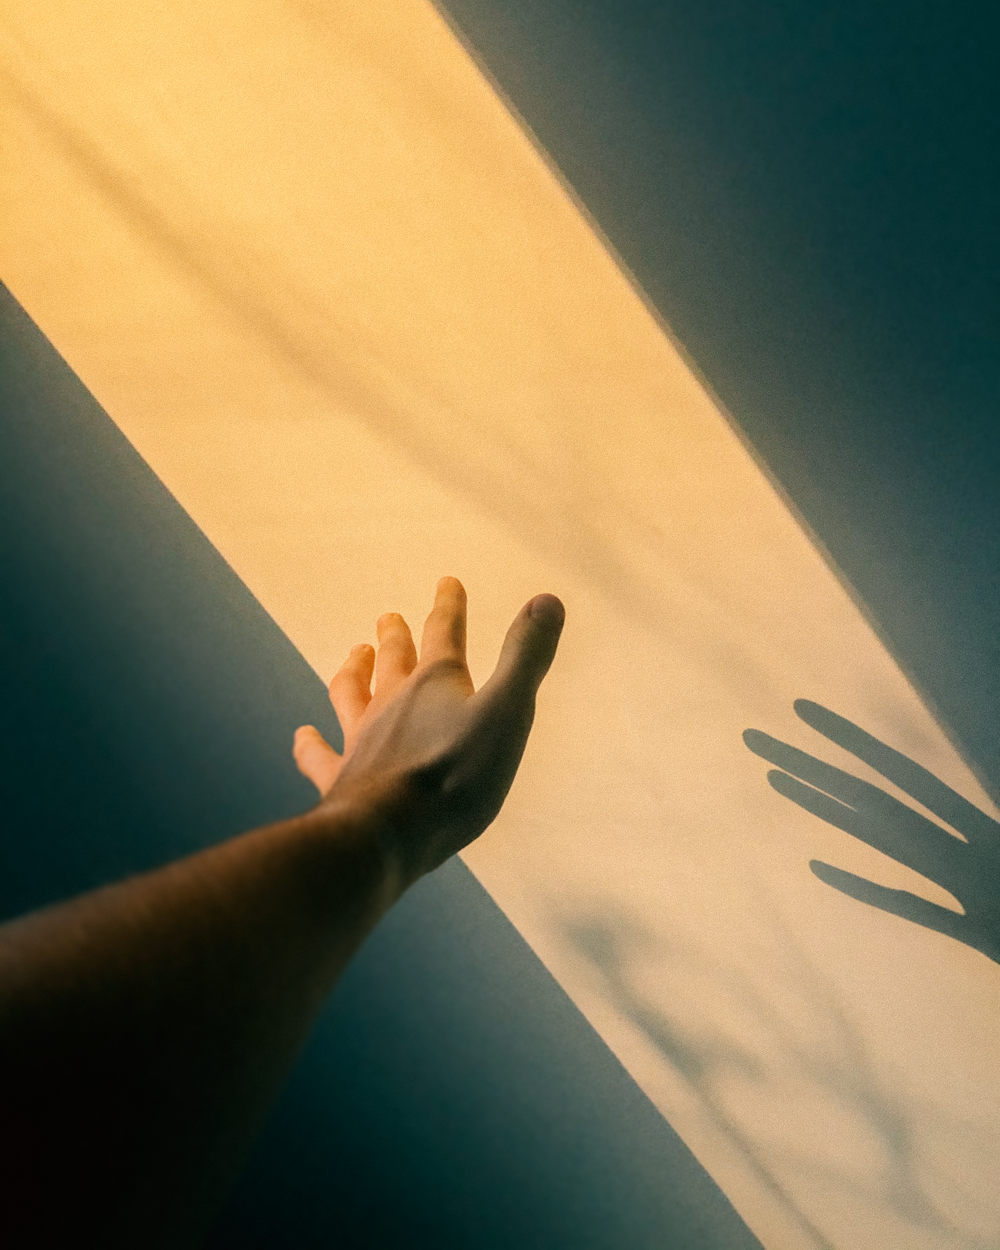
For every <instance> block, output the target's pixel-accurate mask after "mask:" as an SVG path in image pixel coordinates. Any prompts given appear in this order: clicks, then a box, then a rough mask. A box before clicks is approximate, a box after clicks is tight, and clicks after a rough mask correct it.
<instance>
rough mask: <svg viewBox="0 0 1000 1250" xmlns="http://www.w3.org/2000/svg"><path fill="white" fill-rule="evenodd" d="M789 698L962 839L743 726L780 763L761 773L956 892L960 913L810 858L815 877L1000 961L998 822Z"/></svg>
mask: <svg viewBox="0 0 1000 1250" xmlns="http://www.w3.org/2000/svg"><path fill="white" fill-rule="evenodd" d="M794 706H795V711H796V713H797V714H798V715H799V716H800V717H801V719H802V720H804V721H805V722H806V724H807V725H810V726H811V727H812V728H813V729H816V730H818V731H819V732H820V733H821V734H823V735H824V736H825V737H827V738H829V739H830V741H831V742H835V743H837V745H838V746H841V747H843V748H844V749H845V750H847V751H850V752H851V754H852V755H856V756H857V758H858V759H859V760H863V761H864V762H865V763H866V764H869V765H871V767H872V768H874V769H875V770H876V771H877V772H879V773H881V774H882V776H883V777H885V778H887V779H888V780H889V781H891V782H893V783H894V784H895V785H896V786H898V787H899V788H900V789H901V790H903V791H905V792H906V793H907V794H908V795H910V797H911V798H913V799H916V800H917V802H918V803H921V804H922V805H923V806H924V807H925V808H926V809H927V810H928V811H930V812H933V813H934V815H935V816H938V817H940V819H941V820H943V821H946V822H947V823H948V824H949V825H950V826H951V827H952V828H953V829H956V830H958V832H959V833H960V834H961V835H962V838H964V839H965V841H962V840H961V839H960V838H957V837H955V836H954V834H952V833H950V832H949V831H948V830H947V829H943V828H942V827H941V826H940V825H938V824H936V823H935V822H934V821H933V820H928V818H927V817H926V816H923V815H921V814H920V813H919V812H916V811H914V810H913V808H912V807H909V806H907V804H905V803H901V802H900V801H899V800H898V799H895V798H893V797H892V796H891V795H889V794H886V793H885V791H884V790H880V789H879V787H878V786H873V785H871V784H870V783H869V782H867V781H862V780H860V778H858V777H853V776H851V774H850V773H845V772H843V771H842V770H841V769H839V768H834V767H833V766H832V765H831V764H824V763H823V761H822V760H818V759H816V758H814V757H813V756H812V755H807V754H806V752H805V751H799V750H798V749H797V748H795V747H792V746H789V745H788V744H787V743H784V742H779V741H778V739H777V738H772V737H771V736H770V735H769V734H765V733H761V731H760V730H759V729H747V730H745V731H744V734H743V741H744V742H745V743H746V744H747V746H748V747H749V748H750V750H751V751H753V753H754V754H755V755H759V756H760V757H761V758H762V759H765V760H767V761H768V762H769V763H771V764H776V765H777V766H778V769H780V770H782V771H780V772H779V771H776V770H775V771H772V772H769V773H768V775H767V779H768V781H769V782H770V783H771V785H772V786H773V787H774V789H775V790H777V791H778V793H779V794H783V795H784V796H785V797H786V798H789V799H791V800H792V802H793V803H797V804H798V805H799V807H803V808H805V810H806V811H807V812H812V813H813V815H814V816H819V817H820V818H821V819H822V820H825V821H827V822H828V823H829V824H831V825H835V826H836V827H837V828H838V829H843V830H844V831H845V833H849V834H851V835H852V836H853V837H855V838H859V839H860V840H861V841H862V842H866V843H867V844H868V845H869V846H873V847H874V848H875V849H876V850H878V851H883V852H884V853H885V854H886V855H890V856H891V857H892V858H893V859H895V860H898V861H899V863H901V864H905V865H906V866H907V867H908V868H912V869H914V870H915V871H916V872H919V873H920V874H921V876H924V877H926V878H927V879H928V880H929V881H934V882H936V883H937V884H938V885H940V886H943V887H944V889H946V890H948V891H949V892H950V893H951V894H952V895H954V897H955V898H956V899H958V901H959V903H960V904H961V906H962V908H963V909H964V912H965V914H964V915H962V914H960V913H959V912H957V911H952V910H951V909H950V908H947V907H939V906H938V905H937V904H936V903H929V902H927V900H926V899H922V898H919V897H918V896H917V895H916V894H911V893H910V892H909V891H908V890H890V889H888V888H887V887H886V886H882V885H876V884H875V883H874V882H873V881H868V880H866V879H865V878H864V877H857V876H855V875H854V873H851V872H844V871H843V869H840V868H834V867H832V866H831V865H830V864H824V863H822V862H821V861H819V860H811V861H810V863H809V867H810V868H811V869H812V871H813V872H814V873H815V874H816V876H817V877H819V879H820V880H821V881H824V882H826V884H827V885H832V886H833V887H834V889H837V890H840V891H841V893H843V894H847V895H849V896H850V897H851V898H856V899H858V900H860V901H861V902H862V903H870V904H871V905H872V906H873V907H879V908H881V909H882V911H887V912H890V913H891V914H892V915H894V916H902V917H903V919H905V920H912V921H913V922H914V923H915V924H922V925H924V926H926V927H927V928H928V929H935V930H936V931H937V932H938V933H945V934H947V935H948V936H949V937H953V938H957V939H958V941H960V942H964V943H966V945H967V946H972V947H974V948H975V949H976V950H978V951H981V952H982V953H983V954H984V955H986V956H988V957H989V958H990V959H992V960H995V961H996V962H997V963H1000V824H998V823H997V822H996V821H995V820H992V819H991V818H990V817H989V816H987V815H986V813H985V812H981V811H980V810H979V808H978V807H975V806H974V805H973V804H972V803H970V802H969V801H968V799H963V798H962V796H961V795H960V794H956V793H955V791H954V790H952V789H951V787H950V786H946V785H945V784H944V782H943V781H939V780H938V779H937V777H935V776H934V774H933V773H930V772H928V771H927V769H926V768H923V767H921V765H920V764H916V763H914V762H913V760H911V759H908V758H907V757H906V756H905V755H901V754H900V753H899V752H898V751H894V750H893V749H892V747H888V746H886V745H885V744H884V743H882V742H879V740H878V739H877V738H873V737H872V735H871V734H869V733H866V732H865V731H864V730H863V729H859V728H858V726H857V725H854V724H852V723H851V722H850V721H849V720H845V719H844V718H843V717H842V716H837V715H836V713H835V712H830V711H828V710H827V709H826V708H825V707H820V705H819V704H818V703H811V702H810V701H809V700H808V699H798V700H796V702H795V705H794Z"/></svg>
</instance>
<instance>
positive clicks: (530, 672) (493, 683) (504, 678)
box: [483, 595, 566, 698]
mask: <svg viewBox="0 0 1000 1250" xmlns="http://www.w3.org/2000/svg"><path fill="white" fill-rule="evenodd" d="M565 619H566V609H565V608H564V607H563V605H562V603H561V602H560V601H559V600H558V599H557V598H556V597H555V595H536V596H535V597H534V599H531V600H530V601H529V602H528V603H526V604H525V605H524V607H523V608H522V609H521V611H520V612H518V614H517V616H516V617H515V618H514V621H513V623H512V624H511V627H510V629H508V630H507V637H506V638H505V639H504V643H503V646H502V647H501V649H500V659H499V660H498V661H497V666H496V670H495V671H494V673H493V676H492V677H491V678H490V679H489V681H488V682H487V683H486V685H485V686H484V687H483V690H484V692H485V691H486V690H487V689H489V690H491V691H492V690H496V689H497V688H498V687H499V688H501V689H504V690H510V689H511V688H516V689H519V690H521V691H523V692H524V693H525V694H527V695H528V696H529V697H531V698H533V697H534V695H535V692H536V691H537V690H538V687H539V686H540V685H541V684H542V678H543V677H544V676H545V674H546V673H547V672H548V671H549V668H550V666H551V664H552V661H553V659H554V658H555V654H556V647H557V646H558V645H559V636H560V634H561V633H562V628H563V622H564V620H565Z"/></svg>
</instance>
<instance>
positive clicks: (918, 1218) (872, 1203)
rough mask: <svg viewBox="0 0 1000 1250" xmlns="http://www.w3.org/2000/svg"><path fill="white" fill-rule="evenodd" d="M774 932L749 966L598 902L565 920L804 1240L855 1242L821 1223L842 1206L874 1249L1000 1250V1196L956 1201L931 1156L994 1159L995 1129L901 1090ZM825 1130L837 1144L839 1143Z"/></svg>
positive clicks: (833, 998)
mask: <svg viewBox="0 0 1000 1250" xmlns="http://www.w3.org/2000/svg"><path fill="white" fill-rule="evenodd" d="M658 928H659V926H658ZM775 930H776V933H775V937H776V939H777V940H776V942H775V946H774V950H773V951H772V952H769V955H768V959H767V960H766V961H759V960H758V961H757V964H756V966H753V965H751V966H749V967H747V966H744V967H740V966H739V963H738V961H737V959H736V958H734V959H733V960H732V961H727V962H726V963H723V961H722V960H720V959H718V958H717V957H715V956H714V955H713V954H712V953H710V952H709V951H708V949H707V948H700V947H698V946H697V945H695V944H693V943H692V942H690V941H689V940H687V939H686V938H685V937H681V936H680V935H674V936H672V937H670V938H668V939H665V938H664V936H663V932H662V930H661V931H660V932H658V933H657V934H654V933H652V932H651V931H650V930H649V929H648V928H646V927H644V926H642V925H641V924H638V923H636V922H635V921H633V920H632V919H631V918H628V917H625V916H624V915H621V914H618V915H613V914H609V913H608V911H607V909H606V908H604V907H600V906H598V907H595V908H594V909H593V910H592V911H591V912H589V913H588V914H586V915H583V916H579V915H578V916H577V917H576V918H575V919H570V920H564V922H563V926H562V931H563V934H564V937H565V938H566V939H568V941H569V942H570V943H571V945H572V946H573V947H574V949H575V950H576V951H577V952H578V953H579V954H580V955H582V956H583V957H584V958H585V959H586V960H587V962H588V963H589V964H590V965H591V967H592V968H593V969H594V971H595V972H596V973H597V975H598V976H599V977H600V981H601V984H602V988H603V990H604V993H605V996H606V998H607V999H609V1000H610V1002H611V1003H612V1004H613V1005H614V1007H615V1008H616V1010H617V1011H618V1012H619V1013H621V1015H622V1016H623V1017H625V1019H626V1020H628V1022H629V1023H630V1024H631V1025H632V1026H633V1027H634V1028H635V1029H637V1030H638V1031H639V1032H640V1033H641V1035H642V1036H643V1038H644V1039H645V1040H646V1042H647V1043H649V1044H650V1045H651V1046H652V1047H653V1048H654V1049H655V1051H656V1052H657V1053H658V1055H659V1056H660V1057H661V1058H662V1059H663V1060H664V1061H665V1062H666V1063H667V1064H668V1065H669V1066H670V1068H671V1069H672V1070H673V1071H674V1072H675V1073H676V1074H677V1075H678V1076H680V1078H681V1079H682V1081H683V1082H684V1084H685V1085H686V1087H687V1088H688V1090H689V1091H690V1092H691V1093H692V1094H693V1095H694V1096H695V1097H696V1099H697V1102H698V1106H699V1107H700V1111H701V1115H702V1116H703V1123H704V1125H705V1127H706V1128H707V1129H708V1130H709V1131H710V1133H711V1134H712V1135H713V1136H716V1137H717V1138H721V1139H722V1140H723V1141H724V1142H725V1144H726V1145H727V1146H728V1147H729V1149H730V1150H731V1151H733V1152H734V1153H735V1155H736V1156H737V1157H738V1158H739V1160H740V1161H741V1162H742V1164H743V1166H744V1168H745V1169H746V1171H747V1172H748V1173H749V1174H750V1176H751V1177H753V1179H754V1180H755V1181H756V1182H757V1183H758V1184H759V1185H760V1186H761V1187H762V1189H763V1190H764V1191H765V1192H766V1193H767V1194H768V1195H769V1196H770V1197H771V1198H772V1199H773V1201H774V1202H775V1204H776V1205H777V1206H778V1208H779V1209H781V1210H782V1211H784V1213H785V1215H786V1216H787V1218H788V1220H789V1222H790V1223H791V1224H794V1225H795V1226H797V1228H798V1229H799V1231H800V1235H801V1244H803V1245H808V1246H810V1247H811V1250H857V1242H856V1241H854V1240H853V1239H852V1238H851V1234H850V1233H848V1234H847V1238H848V1239H847V1240H846V1241H845V1240H844V1238H843V1237H842V1236H841V1235H839V1234H838V1232H837V1231H835V1230H834V1229H833V1228H830V1229H829V1231H824V1227H823V1226H824V1225H827V1224H828V1222H829V1218H828V1217H829V1211H830V1210H831V1209H836V1208H838V1207H842V1208H850V1209H851V1210H853V1211H854V1212H855V1213H856V1214H858V1215H859V1216H860V1218H862V1219H864V1220H865V1221H866V1222H870V1223H871V1224H872V1225H873V1226H874V1239H870V1240H869V1241H868V1242H866V1243H865V1244H866V1245H867V1246H871V1245H874V1244H877V1239H878V1236H879V1232H880V1231H881V1232H885V1231H888V1232H889V1235H895V1236H896V1237H898V1238H901V1239H900V1240H897V1241H895V1243H894V1244H896V1245H898V1246H901V1247H902V1246H908V1245H920V1246H921V1247H922V1248H927V1247H941V1250H945V1248H947V1250H998V1247H1000V1239H998V1231H1000V1209H998V1208H997V1204H996V1203H995V1202H994V1201H993V1200H992V1197H983V1196H982V1195H981V1194H972V1193H970V1191H969V1189H968V1187H966V1186H963V1187H961V1188H962V1193H961V1195H960V1201H959V1202H957V1203H956V1202H954V1201H950V1200H949V1195H948V1194H947V1193H945V1194H944V1199H943V1200H942V1188H943V1189H944V1190H947V1189H948V1188H949V1184H950V1182H949V1180H948V1177H950V1175H951V1168H950V1167H949V1168H946V1169H944V1171H945V1173H946V1175H944V1176H935V1168H934V1166H933V1165H931V1166H928V1161H927V1159H926V1157H925V1150H924V1144H925V1143H926V1141H927V1140H928V1139H936V1140H938V1141H940V1142H943V1143H946V1145H947V1150H948V1152H949V1161H950V1162H953V1161H954V1156H961V1157H962V1158H965V1159H970V1158H977V1159H984V1158H985V1159H989V1158H995V1157H996V1154H997V1152H998V1151H1000V1134H998V1133H997V1132H996V1131H995V1126H993V1125H990V1124H986V1123H983V1124H971V1123H969V1122H967V1121H962V1122H959V1121H958V1120H956V1119H955V1118H954V1117H952V1116H950V1115H949V1114H948V1113H947V1111H946V1109H944V1108H942V1107H939V1106H935V1105H931V1104H929V1103H926V1102H925V1103H923V1104H915V1102H914V1100H913V1098H912V1096H907V1095H905V1094H901V1093H899V1092H898V1091H897V1090H896V1089H894V1088H893V1087H892V1084H891V1082H890V1081H889V1080H888V1079H887V1078H886V1076H885V1074H884V1073H882V1072H881V1071H880V1070H879V1067H878V1065H877V1064H876V1062H875V1061H874V1059H873V1057H872V1056H871V1055H870V1054H869V1052H868V1049H867V1046H866V1043H865V1039H864V1037H863V1035H862V1033H861V1031H860V1030H859V1029H858V1028H856V1027H855V1026H854V1024H853V1023H852V1021H851V1019H850V1018H849V1016H848V1015H847V1013H846V1012H845V1011H844V1009H843V1007H842V1006H841V1004H840V1002H839V1001H838V997H837V994H836V991H835V989H834V987H833V985H832V984H831V983H829V982H828V981H827V980H826V978H824V976H823V975H822V973H821V972H820V971H819V969H817V968H816V967H815V965H813V964H812V963H811V961H810V960H809V959H808V958H807V956H806V955H805V954H804V952H803V951H802V950H801V949H799V948H798V946H797V945H796V943H795V939H794V935H793V934H791V933H790V932H789V931H788V930H787V928H785V927H784V926H782V925H780V923H779V922H778V920H777V918H775ZM764 965H766V971H765V968H764ZM779 965H780V966H779ZM692 997H697V998H698V999H700V1000H702V1001H704V1000H708V1001H710V1002H711V1003H712V1004H713V1007H714V1011H713V1012H712V1014H711V1015H705V1014H703V1015H702V1016H701V1018H694V1019H693V1018H692V1014H691V1012H690V1011H689V1010H687V1008H686V1006H685V1004H687V1003H689V1002H690V1000H691V998H692ZM674 1004H678V1006H677V1007H676V1008H675V1006H674ZM802 1106H805V1107H806V1113H807V1114H808V1116H809V1117H810V1122H809V1123H808V1124H807V1125H805V1126H802V1120H801V1111H800V1110H799V1109H800V1108H801V1107H802ZM797 1110H799V1118H798V1119H797V1120H796V1123H798V1124H799V1125H800V1127H804V1131H803V1132H802V1133H801V1134H800V1136H799V1140H798V1141H797V1142H795V1144H792V1143H791V1142H790V1140H789V1138H788V1136H787V1134H786V1133H784V1131H783V1128H784V1126H783V1124H782V1122H781V1121H782V1118H783V1117H784V1115H785V1114H786V1112H788V1113H790V1114H791V1115H792V1116H795V1115H796V1112H797ZM828 1133H832V1134H836V1135H837V1137H838V1138H840V1141H839V1142H838V1143H837V1148H836V1149H834V1150H833V1151H831V1150H830V1148H829V1144H828V1142H827V1140H826V1136H827V1134H828ZM793 1137H794V1130H793ZM952 1188H953V1186H952ZM951 1197H954V1195H953V1194H952V1195H951ZM849 1225H850V1221H848V1226H849ZM796 1244H799V1243H798V1242H797V1243H796ZM881 1244H883V1245H884V1244H888V1243H886V1242H882V1243H881Z"/></svg>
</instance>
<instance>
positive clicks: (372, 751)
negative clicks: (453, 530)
mask: <svg viewBox="0 0 1000 1250" xmlns="http://www.w3.org/2000/svg"><path fill="white" fill-rule="evenodd" d="M563 618H564V611H563V606H562V604H561V603H560V601H559V600H558V599H556V598H555V596H553V595H537V596H536V597H535V598H534V599H532V600H531V601H530V602H529V603H527V604H525V606H524V607H523V608H522V609H521V611H520V612H519V613H518V615H517V617H516V618H515V619H514V622H513V624H512V625H511V627H510V629H509V630H508V631H507V637H506V639H505V641H504V644H503V648H502V650H501V652H500V659H499V662H498V663H497V667H496V670H495V672H494V673H493V675H492V677H491V678H490V679H489V681H487V682H486V683H485V685H483V686H482V688H481V689H480V690H478V691H476V690H475V689H474V687H473V684H472V678H471V677H470V675H469V669H468V665H467V663H466V657H465V632H466V599H465V590H464V588H463V587H462V584H461V582H459V581H458V580H457V579H456V578H454V577H445V578H442V579H441V581H440V582H439V583H438V587H437V594H436V596H435V599H434V607H433V608H432V610H431V613H430V615H429V616H428V618H427V621H426V623H425V625H424V631H423V637H422V639H421V644H420V654H419V656H418V654H417V650H416V647H415V646H414V643H413V637H412V635H411V634H410V629H409V626H408V625H407V624H406V622H405V621H404V620H403V618H402V617H401V616H400V615H399V614H398V613H395V612H390V613H387V614H386V615H384V616H382V617H380V618H379V621H378V625H377V632H378V644H379V645H378V651H377V652H376V650H375V648H374V647H371V646H369V645H367V644H364V643H363V644H360V645H358V646H356V647H354V648H353V649H352V650H351V653H350V655H349V656H348V657H347V659H346V660H345V662H344V664H343V665H342V667H341V668H340V670H339V671H338V672H337V674H336V675H335V676H334V678H333V680H332V681H331V682H330V701H331V702H332V704H333V707H334V710H335V712H336V713H337V717H338V719H339V721H340V725H341V728H342V730H343V734H344V752H343V755H338V754H337V752H336V751H334V749H333V748H332V747H331V746H330V744H329V743H328V742H327V741H326V740H325V739H324V738H323V736H322V735H321V734H320V733H319V731H318V730H317V729H315V728H314V727H313V726H312V725H304V726H302V728H300V729H299V730H297V732H296V735H295V746H294V753H295V761H296V763H297V764H298V767H299V769H300V771H301V772H302V773H304V774H305V776H307V777H308V778H309V780H310V781H312V783H313V784H314V785H315V786H316V788H317V789H318V790H319V792H320V795H321V796H322V797H321V802H320V807H321V808H323V807H329V808H330V809H331V810H333V809H337V810H340V809H341V807H342V801H346V802H348V803H349V804H352V805H357V804H360V805H361V808H362V809H363V810H364V811H365V812H366V814H367V815H368V816H369V817H370V818H372V819H373V820H374V821H375V823H376V824H377V825H378V827H379V829H380V833H381V836H382V841H383V845H384V846H386V847H387V848H388V850H389V852H390V854H391V855H392V857H393V860H394V863H395V866H396V868H397V869H398V870H399V871H400V872H401V873H402V877H403V883H404V884H409V883H410V882H412V881H413V880H416V878H417V877H419V876H421V875H423V874H424V873H426V872H429V871H431V869H433V868H436V867H437V866H438V865H439V864H440V863H442V862H443V861H444V860H445V859H447V858H448V857H449V856H451V855H453V854H454V853H455V852H456V851H459V850H461V848H462V847H464V846H466V845H468V843H469V842H471V841H472V840H473V839H474V838H476V837H478V836H479V834H480V833H482V831H483V830H484V829H485V828H486V827H487V825H489V824H490V822H491V821H492V820H493V819H494V817H495V816H496V814H497V813H498V812H499V810H500V807H501V804H502V803H503V800H504V798H505V796H506V794H507V791H508V790H509V789H510V786H511V783H512V781H513V780H514V774H515V773H516V771H517V766H518V764H519V762H520V760H521V755H522V753H523V751H524V746H525V742H526V741H527V738H528V732H529V730H530V728H531V723H532V720H533V718H534V710H535V694H536V692H537V690H538V687H539V685H540V684H541V681H542V679H543V677H544V676H545V674H546V673H547V672H548V669H549V666H550V664H551V663H552V659H553V657H554V655H555V651H556V646H557V644H558V641H559V635H560V633H561V630H562V625H563ZM373 677H374V689H373V688H372V678H373Z"/></svg>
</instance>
